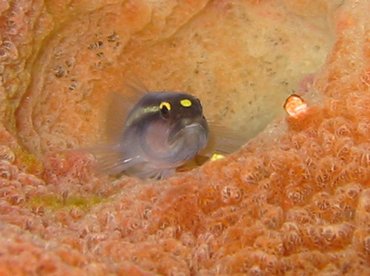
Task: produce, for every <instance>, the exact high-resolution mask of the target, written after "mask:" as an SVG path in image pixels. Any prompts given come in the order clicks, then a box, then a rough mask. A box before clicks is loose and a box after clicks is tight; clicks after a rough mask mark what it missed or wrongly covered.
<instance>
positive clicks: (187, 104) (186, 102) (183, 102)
mask: <svg viewBox="0 0 370 276" xmlns="http://www.w3.org/2000/svg"><path fill="white" fill-rule="evenodd" d="M180 104H181V105H182V106H183V107H190V106H191V105H192V102H191V100H189V99H182V100H181V101H180Z"/></svg>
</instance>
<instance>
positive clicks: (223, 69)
mask: <svg viewBox="0 0 370 276" xmlns="http://www.w3.org/2000/svg"><path fill="white" fill-rule="evenodd" d="M369 10H370V3H369V2H368V1H354V0H353V1H351V0H348V1H325V0H320V1H307V0H298V1H290V0H284V1H269V0H266V1H254V0H249V1H248V0H245V1H236V0H235V1H232V0H216V1H206V0H202V1H175V0H161V1H144V0H140V1H123V0H105V1H103V0H100V1H99V0H97V1H73V0H72V1H71V0H69V1H67V0H58V1H51V0H50V1H48V0H45V1H42V0H32V1H31V0H16V1H7V0H2V1H0V30H1V32H0V33H1V43H0V72H1V79H0V84H1V85H0V97H1V103H0V114H1V118H2V124H1V128H0V274H1V275H43V274H53V275H54V274H55V275H62V274H64V275H107V274H109V273H111V274H118V275H153V274H165V275H198V274H199V275H228V274H238V273H239V274H251V275H282V274H288V275H289V274H290V275H301V274H319V273H321V274H322V275H339V274H350V275H369V274H370V141H369V137H370V109H369V106H370V88H369V87H370V18H369V17H368V14H369ZM127 75H136V76H138V77H139V78H140V79H142V80H143V81H144V82H145V84H146V85H147V86H148V87H150V88H151V89H167V90H168V89H176V90H185V91H188V92H191V93H194V94H195V95H197V96H199V97H200V98H201V99H202V100H203V102H204V103H205V109H206V111H207V114H208V116H209V118H211V119H212V120H214V121H217V122H221V123H223V124H229V125H234V126H236V127H238V128H239V129H240V130H241V131H247V132H248V133H249V137H252V136H255V135H256V134H257V133H258V132H259V131H261V129H263V128H264V127H265V126H266V124H267V123H268V122H270V121H271V119H272V118H274V117H276V116H278V117H277V119H275V120H274V121H273V123H270V124H269V125H268V126H267V127H266V128H265V129H264V130H263V131H262V132H260V133H259V134H258V135H257V136H256V137H254V138H253V139H251V140H249V142H248V143H246V144H245V145H244V146H243V147H242V148H241V149H240V150H239V151H238V152H236V153H234V154H232V155H230V156H228V157H227V158H225V159H222V160H218V161H213V162H207V163H205V164H204V165H203V166H201V167H199V168H195V169H193V170H192V171H189V172H183V173H178V174H177V175H176V176H174V177H172V178H169V179H167V180H163V181H156V182H155V181H141V180H137V179H134V178H129V177H124V176H122V177H121V178H118V179H112V178H109V177H108V176H104V175H102V174H97V173H96V172H95V170H94V169H93V167H94V160H93V158H92V157H91V156H90V155H88V154H86V153H84V152H83V151H79V150H73V149H74V148H79V147H83V146H85V145H89V144H91V143H94V142H97V141H99V139H101V138H102V136H103V131H102V129H103V126H104V124H105V122H104V116H103V115H104V110H105V108H106V103H107V101H106V98H107V94H108V93H109V92H111V91H114V90H119V89H121V88H122V86H123V84H124V81H125V76H127ZM292 90H295V92H296V93H298V94H300V95H301V96H302V97H303V98H304V99H306V100H307V103H308V109H307V110H306V111H304V112H301V113H300V114H299V116H295V117H289V116H286V117H283V116H282V115H281V114H283V108H282V105H283V103H284V100H285V98H286V97H287V96H288V95H289V94H291V92H292Z"/></svg>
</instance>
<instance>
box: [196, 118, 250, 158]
mask: <svg viewBox="0 0 370 276" xmlns="http://www.w3.org/2000/svg"><path fill="white" fill-rule="evenodd" d="M246 137H247V135H246V134H245V133H243V132H240V131H237V130H235V129H231V128H228V127H224V126H220V125H217V124H213V123H209V139H208V145H207V147H206V149H205V150H204V151H203V152H202V154H206V155H208V156H212V154H214V153H222V154H229V153H232V152H234V151H236V150H238V149H239V148H240V147H241V146H243V145H244V144H245V143H246V142H247V138H246Z"/></svg>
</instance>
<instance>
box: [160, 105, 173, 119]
mask: <svg viewBox="0 0 370 276" xmlns="http://www.w3.org/2000/svg"><path fill="white" fill-rule="evenodd" d="M159 110H160V111H161V115H162V117H163V118H165V119H167V118H168V116H169V113H170V110H171V104H170V103H169V102H161V103H160V104H159Z"/></svg>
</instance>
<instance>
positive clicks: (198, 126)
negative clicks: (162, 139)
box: [168, 118, 208, 149]
mask: <svg viewBox="0 0 370 276" xmlns="http://www.w3.org/2000/svg"><path fill="white" fill-rule="evenodd" d="M184 139H185V140H189V139H190V140H192V141H194V143H198V146H199V149H202V148H204V147H205V146H206V144H207V141H208V124H207V121H206V120H205V119H204V118H202V119H201V120H197V121H194V120H189V119H183V120H181V121H180V122H178V123H176V124H175V125H174V126H173V127H172V128H171V130H170V132H169V135H168V142H169V143H170V144H176V142H177V141H181V140H184Z"/></svg>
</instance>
